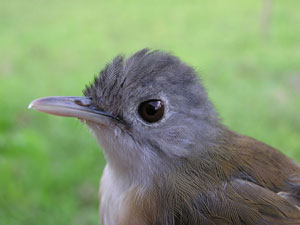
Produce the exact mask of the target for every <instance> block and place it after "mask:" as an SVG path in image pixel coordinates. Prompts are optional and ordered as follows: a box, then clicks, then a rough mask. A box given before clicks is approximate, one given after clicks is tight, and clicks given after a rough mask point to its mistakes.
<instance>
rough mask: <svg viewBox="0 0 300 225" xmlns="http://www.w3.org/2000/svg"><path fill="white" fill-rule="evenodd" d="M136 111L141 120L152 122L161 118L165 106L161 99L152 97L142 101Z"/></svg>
mask: <svg viewBox="0 0 300 225" xmlns="http://www.w3.org/2000/svg"><path fill="white" fill-rule="evenodd" d="M138 112H139V114H140V116H141V117H142V119H143V120H145V121H146V122H148V123H154V122H157V121H159V120H161V119H162V117H163V116H164V112H165V106H164V104H163V102H162V101H161V100H158V99H152V100H148V101H145V102H142V103H141V104H140V105H139V108H138Z"/></svg>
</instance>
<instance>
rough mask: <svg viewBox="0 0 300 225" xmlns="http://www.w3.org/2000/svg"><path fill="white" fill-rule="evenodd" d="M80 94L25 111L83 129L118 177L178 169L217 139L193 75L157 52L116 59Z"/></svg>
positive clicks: (212, 118) (205, 100)
mask: <svg viewBox="0 0 300 225" xmlns="http://www.w3.org/2000/svg"><path fill="white" fill-rule="evenodd" d="M83 93H84V97H47V98H40V99H37V100H34V101H33V102H31V104H30V105H29V108H33V109H36V110H38V111H41V112H45V113H49V114H54V115H58V116H67V117H75V118H79V119H80V120H81V121H83V122H84V123H86V125H87V126H88V127H89V128H90V129H91V131H92V133H93V134H94V135H95V137H96V139H97V140H98V142H99V144H100V146H101V147H102V149H103V151H104V154H105V157H106V160H107V163H108V166H109V167H111V168H113V171H115V172H116V173H120V174H122V175H124V174H126V175H131V176H135V177H136V176H137V174H140V175H141V176H145V174H147V173H153V172H155V171H156V172H157V171H158V170H163V169H167V168H171V167H173V166H176V165H177V163H180V162H181V161H182V160H184V159H188V158H193V157H195V156H197V155H200V154H201V152H202V151H204V150H205V149H209V147H211V146H212V145H214V143H215V139H216V138H217V136H218V133H219V120H218V116H217V113H216V111H215V110H214V108H213V106H212V104H211V103H210V101H209V100H208V98H207V94H206V92H205V90H204V88H203V86H202V85H201V82H200V80H199V78H198V76H197V74H196V72H195V71H194V70H193V69H192V68H191V67H189V66H187V65H186V64H184V63H183V62H181V61H180V60H179V59H178V58H177V57H175V56H172V55H170V54H167V53H164V52H161V51H149V50H147V49H143V50H141V51H139V52H137V53H135V54H134V55H132V56H131V57H129V58H127V59H126V58H124V57H123V56H117V57H116V58H115V59H113V61H112V62H111V63H109V64H107V65H106V67H105V68H104V69H103V70H102V71H101V72H100V74H99V75H98V76H96V77H95V79H94V81H93V82H92V83H91V84H90V85H87V86H86V88H85V90H84V91H83Z"/></svg>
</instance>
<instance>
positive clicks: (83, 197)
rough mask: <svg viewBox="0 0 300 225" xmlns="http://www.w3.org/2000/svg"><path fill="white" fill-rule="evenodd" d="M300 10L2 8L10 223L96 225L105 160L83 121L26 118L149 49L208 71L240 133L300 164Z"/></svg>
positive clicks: (3, 171)
mask: <svg viewBox="0 0 300 225" xmlns="http://www.w3.org/2000/svg"><path fill="white" fill-rule="evenodd" d="M299 10H300V1H297V0H285V1H272V0H244V1H239V0H227V1H218V0H216V1H210V0H201V1H196V0H185V1H171V0H169V1H168V0H166V1H161V0H160V1H158V0H154V1H151V2H150V1H137V0H129V1H126V4H124V3H123V1H121V0H120V1H116V0H113V1H108V0H107V1H100V0H98V1H97V0H86V1H76V0H75V1H74V0H72V1H71V0H65V1H58V0H52V1H45V0H29V1H22V0H11V1H2V2H1V6H0V224H1V225H15V224H16V225H19V224H22V225H35V224H37V225H40V224H43V225H53V224H56V225H66V224H75V225H76V224H78V225H85V224H98V194H97V190H98V183H99V179H100V176H101V173H102V170H103V167H104V165H105V160H104V158H103V154H102V152H101V151H100V149H99V148H98V146H97V143H96V141H95V140H94V138H93V137H92V136H91V135H90V134H89V132H88V130H87V129H86V127H85V126H83V125H82V124H81V123H80V122H79V121H77V120H76V119H70V118H60V117H54V116H50V115H46V114H42V113H39V112H36V111H33V110H27V106H28V104H29V103H30V101H31V100H33V99H35V98H38V97H43V96H49V95H75V96H76V95H82V89H83V88H84V86H85V85H86V84H88V83H89V82H91V81H92V80H93V76H94V75H95V74H97V73H98V72H99V71H100V70H101V68H103V66H104V65H105V64H106V63H107V62H109V61H110V60H111V59H112V58H113V57H114V56H116V55H117V54H119V53H123V54H126V55H129V54H132V53H134V52H135V51H137V50H139V49H141V48H144V47H149V48H152V49H163V50H166V51H169V52H172V53H173V54H175V55H177V56H179V57H180V58H181V59H182V60H184V61H185V62H187V63H188V64H189V65H191V66H193V67H194V68H196V70H197V71H199V73H200V74H201V77H202V79H203V82H204V85H205V86H206V88H207V91H208V93H209V97H210V99H211V100H212V102H213V103H214V104H215V106H216V108H217V110H218V112H219V113H220V115H221V118H222V119H223V122H224V123H225V124H226V125H227V126H229V127H230V128H231V129H233V130H235V131H237V132H240V133H243V134H246V135H249V136H253V137H255V138H256V139H258V140H261V141H263V142H266V143H268V144H269V145H271V146H274V147H276V148H278V149H280V150H281V151H282V152H284V153H285V154H287V155H288V156H290V157H291V158H293V159H294V160H296V161H297V162H299V163H300V13H299Z"/></svg>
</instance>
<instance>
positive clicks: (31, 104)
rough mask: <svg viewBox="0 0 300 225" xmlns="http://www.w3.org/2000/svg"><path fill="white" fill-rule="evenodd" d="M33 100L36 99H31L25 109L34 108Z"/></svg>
mask: <svg viewBox="0 0 300 225" xmlns="http://www.w3.org/2000/svg"><path fill="white" fill-rule="evenodd" d="M35 101H36V100H33V101H32V102H30V103H29V105H28V106H27V109H34V105H35Z"/></svg>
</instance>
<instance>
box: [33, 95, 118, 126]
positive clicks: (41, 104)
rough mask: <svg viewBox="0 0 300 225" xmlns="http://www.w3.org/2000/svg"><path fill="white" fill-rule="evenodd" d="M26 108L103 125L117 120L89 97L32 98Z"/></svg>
mask: <svg viewBox="0 0 300 225" xmlns="http://www.w3.org/2000/svg"><path fill="white" fill-rule="evenodd" d="M28 108H29V109H35V110H38V111H40V112H44V113H48V114H52V115H56V116H65V117H75V118H78V119H81V120H86V121H92V122H96V123H100V124H103V125H107V124H109V123H110V122H111V119H115V120H119V119H118V118H117V117H115V116H113V115H111V114H109V113H106V112H104V111H101V110H99V109H98V108H96V107H94V106H93V105H92V100H91V98H89V97H69V96H58V97H46V98H39V99H36V100H33V101H32V102H31V103H30V104H29V106H28Z"/></svg>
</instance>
